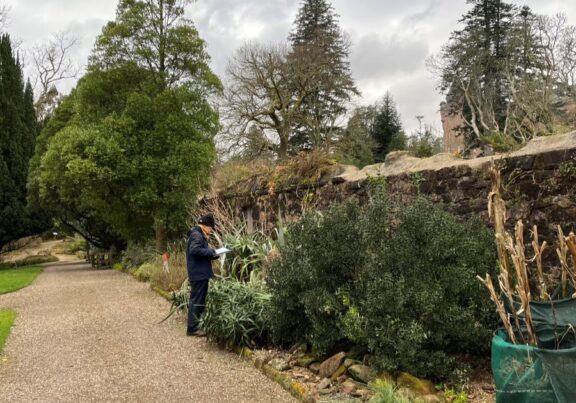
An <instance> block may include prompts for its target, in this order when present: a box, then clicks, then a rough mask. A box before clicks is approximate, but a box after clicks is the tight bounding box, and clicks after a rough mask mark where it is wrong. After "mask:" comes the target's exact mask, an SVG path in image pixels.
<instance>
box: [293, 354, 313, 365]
mask: <svg viewBox="0 0 576 403" xmlns="http://www.w3.org/2000/svg"><path fill="white" fill-rule="evenodd" d="M314 360H315V358H314V357H313V356H311V355H304V356H302V357H299V358H297V359H296V360H294V364H295V365H297V366H299V367H302V368H308V367H309V366H310V364H312V363H313V362H314Z"/></svg>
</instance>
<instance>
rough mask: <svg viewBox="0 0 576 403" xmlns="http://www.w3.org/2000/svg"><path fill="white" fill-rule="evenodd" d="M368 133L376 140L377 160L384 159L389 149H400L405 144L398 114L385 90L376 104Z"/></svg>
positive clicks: (375, 155) (375, 156)
mask: <svg viewBox="0 0 576 403" xmlns="http://www.w3.org/2000/svg"><path fill="white" fill-rule="evenodd" d="M370 134H371V135H372V138H373V139H374V141H375V142H376V148H375V150H374V160H375V161H377V162H380V161H384V158H385V157H386V154H388V153H389V152H390V151H396V150H402V149H403V148H404V146H405V136H404V134H403V131H402V123H401V122H400V115H399V114H398V111H397V110H396V104H395V103H394V99H393V98H392V95H391V94H390V93H389V92H386V94H385V95H384V97H383V98H382V101H381V102H380V103H379V104H378V105H377V106H376V114H375V117H374V123H373V125H372V127H371V130H370Z"/></svg>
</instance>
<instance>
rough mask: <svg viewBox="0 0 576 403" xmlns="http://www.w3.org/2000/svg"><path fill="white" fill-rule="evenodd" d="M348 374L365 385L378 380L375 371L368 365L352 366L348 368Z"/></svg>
mask: <svg viewBox="0 0 576 403" xmlns="http://www.w3.org/2000/svg"><path fill="white" fill-rule="evenodd" d="M348 373H349V374H350V375H351V376H352V378H354V379H356V380H357V381H360V382H364V383H368V382H370V381H371V380H373V379H375V378H376V373H375V372H374V370H373V369H372V368H370V367H367V366H366V365H359V364H356V365H352V366H351V367H350V368H348Z"/></svg>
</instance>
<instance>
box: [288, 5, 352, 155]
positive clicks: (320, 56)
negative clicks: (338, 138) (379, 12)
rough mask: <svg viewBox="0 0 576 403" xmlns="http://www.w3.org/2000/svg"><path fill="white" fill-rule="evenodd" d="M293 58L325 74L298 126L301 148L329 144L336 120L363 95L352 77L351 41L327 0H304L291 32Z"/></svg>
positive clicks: (304, 108)
mask: <svg viewBox="0 0 576 403" xmlns="http://www.w3.org/2000/svg"><path fill="white" fill-rule="evenodd" d="M289 41H290V44H291V45H292V57H296V58H298V59H302V58H303V57H302V55H303V54H304V55H307V57H306V59H307V60H308V62H309V63H312V64H314V65H316V69H317V70H318V71H321V72H322V73H321V74H320V75H319V76H318V77H316V80H315V88H314V89H313V91H312V92H311V93H310V94H309V95H308V96H307V97H306V99H305V101H304V105H303V113H302V114H301V115H300V119H299V121H298V123H297V125H296V126H295V127H294V129H295V130H296V131H297V132H298V133H297V134H299V136H296V137H295V139H297V140H298V143H299V144H296V146H297V147H299V148H304V149H306V148H312V147H320V146H323V147H329V146H330V142H331V138H332V136H333V134H334V130H335V128H336V120H337V119H338V118H339V117H341V116H342V115H343V114H344V113H345V112H346V104H347V102H348V101H350V99H351V97H352V96H353V95H357V94H359V92H358V89H357V88H356V86H355V84H354V80H353V79H352V74H351V71H350V63H349V61H348V56H349V53H350V44H349V42H348V41H347V39H346V38H345V36H344V34H343V33H342V31H341V29H340V27H339V26H338V15H337V14H336V13H335V12H334V9H333V8H332V6H331V4H330V3H329V2H328V1H326V0H303V1H302V3H301V6H300V9H299V11H298V15H297V17H296V20H295V21H294V29H293V30H292V32H291V33H290V35H289Z"/></svg>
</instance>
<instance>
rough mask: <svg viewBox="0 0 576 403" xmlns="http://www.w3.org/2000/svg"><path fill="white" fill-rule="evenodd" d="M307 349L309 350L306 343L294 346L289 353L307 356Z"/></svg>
mask: <svg viewBox="0 0 576 403" xmlns="http://www.w3.org/2000/svg"><path fill="white" fill-rule="evenodd" d="M307 349H308V347H307V346H306V344H304V343H302V344H295V345H294V346H292V348H291V349H290V350H288V352H289V353H290V354H306V350H307Z"/></svg>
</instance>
